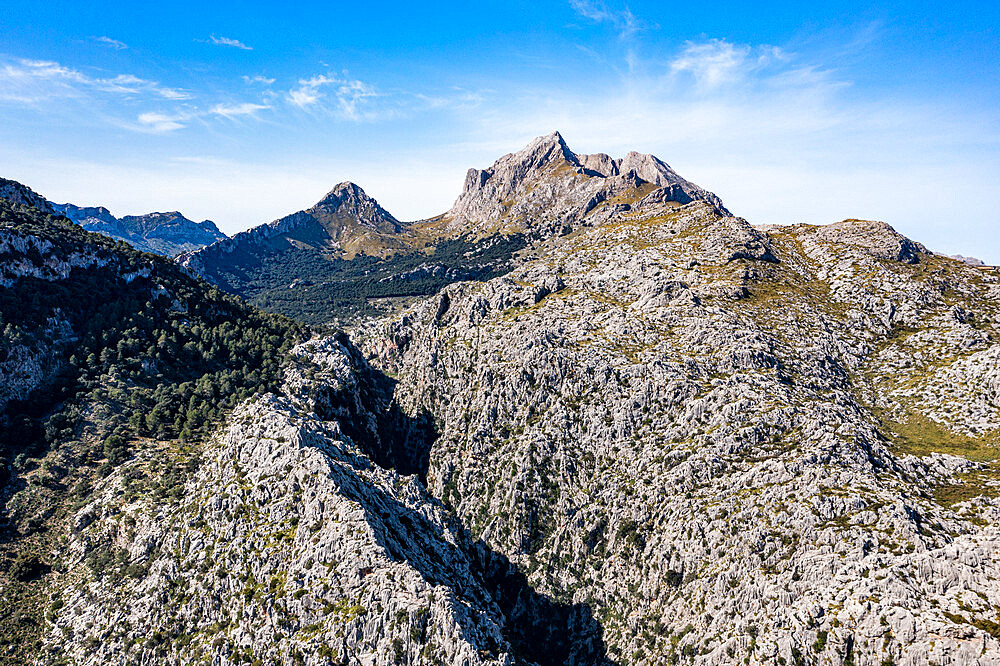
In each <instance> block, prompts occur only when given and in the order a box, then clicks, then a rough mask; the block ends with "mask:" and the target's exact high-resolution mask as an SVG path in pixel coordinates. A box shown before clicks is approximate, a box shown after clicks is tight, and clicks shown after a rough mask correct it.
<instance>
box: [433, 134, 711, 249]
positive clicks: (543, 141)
mask: <svg viewBox="0 0 1000 666" xmlns="http://www.w3.org/2000/svg"><path fill="white" fill-rule="evenodd" d="M657 189H663V190H664V191H663V192H659V194H658V195H657V196H655V197H653V199H651V200H650V201H649V203H652V204H654V205H656V206H657V207H661V208H662V206H663V205H664V204H665V203H671V202H672V203H673V204H685V203H690V202H691V201H694V200H701V201H706V202H708V203H710V204H711V205H712V206H714V207H715V208H716V209H718V210H719V211H720V212H721V213H723V214H726V215H728V214H729V212H728V211H727V210H726V209H725V207H724V206H723V205H722V201H721V200H720V199H719V198H718V197H717V196H716V195H714V194H712V193H711V192H708V191H707V190H704V189H702V188H700V187H698V186H697V185H695V184H694V183H691V182H689V181H687V180H685V179H684V178H682V177H681V176H679V175H678V174H677V173H676V172H675V171H674V170H673V169H672V168H671V167H670V166H669V165H668V164H667V163H666V162H664V161H662V160H660V159H659V158H657V157H655V156H653V155H648V154H644V153H638V152H635V151H633V152H630V153H628V154H627V155H626V156H625V157H623V158H620V159H615V158H612V157H610V156H609V155H606V154H604V153H595V154H593V155H583V154H577V153H574V152H573V151H572V150H571V149H570V148H569V146H568V145H567V144H566V141H565V139H564V138H563V136H562V134H560V133H559V132H552V133H551V134H546V135H544V136H540V137H537V138H535V139H534V140H533V141H531V142H530V143H529V144H528V145H527V146H525V147H524V148H523V149H521V150H519V151H517V152H514V153H509V154H507V155H504V156H503V157H501V158H500V159H498V160H497V161H496V162H495V163H494V164H493V166H491V167H489V168H487V169H470V170H469V172H468V174H467V175H466V178H465V186H464V188H463V190H462V193H461V194H460V195H459V197H458V199H457V200H456V201H455V204H454V206H452V208H451V210H449V211H448V212H447V213H446V214H445V216H444V220H445V224H446V225H447V226H448V228H449V229H451V230H453V231H454V232H457V233H467V232H472V233H479V234H481V233H485V232H489V231H490V230H495V229H496V228H497V227H500V228H504V229H507V230H527V229H526V228H525V227H526V220H531V227H532V230H533V231H536V232H539V231H540V232H542V233H545V229H548V228H551V229H555V230H558V229H563V228H565V226H566V224H570V225H572V224H573V223H574V222H579V221H580V220H582V219H583V218H584V217H586V216H587V215H588V214H590V213H591V212H592V211H594V210H595V208H597V207H599V206H600V205H601V204H602V203H605V202H609V201H614V202H615V205H624V206H628V207H632V206H633V205H634V204H636V203H638V202H639V200H640V199H642V198H643V197H645V196H646V195H650V194H651V193H652V192H653V191H655V190H657ZM624 199H627V200H628V201H625V200H624Z"/></svg>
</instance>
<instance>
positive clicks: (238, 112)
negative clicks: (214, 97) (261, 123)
mask: <svg viewBox="0 0 1000 666" xmlns="http://www.w3.org/2000/svg"><path fill="white" fill-rule="evenodd" d="M270 108H271V107H269V106H267V105H266V104H253V103H251V102H245V103H243V104H230V105H226V104H216V105H215V106H213V107H212V113H214V114H215V115H217V116H223V117H225V118H237V117H239V116H252V115H255V114H256V113H257V112H258V111H263V110H264V109H270Z"/></svg>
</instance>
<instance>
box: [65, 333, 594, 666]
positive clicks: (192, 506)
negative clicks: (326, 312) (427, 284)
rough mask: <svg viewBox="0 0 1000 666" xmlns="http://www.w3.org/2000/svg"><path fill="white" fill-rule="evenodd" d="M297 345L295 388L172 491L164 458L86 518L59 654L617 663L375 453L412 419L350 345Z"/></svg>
mask: <svg viewBox="0 0 1000 666" xmlns="http://www.w3.org/2000/svg"><path fill="white" fill-rule="evenodd" d="M296 353H297V354H298V356H299V358H300V363H299V364H297V365H296V366H294V367H292V368H291V369H290V370H289V371H288V373H287V379H286V387H285V392H284V393H283V394H282V395H264V396H259V397H257V398H255V399H253V400H250V401H248V402H247V403H245V404H244V405H242V406H241V407H240V408H239V409H238V410H237V412H236V413H235V414H234V415H233V416H232V418H230V419H229V422H228V424H227V426H226V428H225V430H224V431H223V432H221V433H220V434H219V435H218V437H217V438H216V439H215V440H214V441H213V442H212V443H211V444H210V445H209V446H208V448H207V449H206V450H205V451H204V452H203V454H202V459H203V460H202V462H201V463H200V464H198V466H197V469H196V471H195V472H194V473H193V475H192V476H191V477H190V478H189V479H188V480H187V482H186V483H185V484H184V485H183V487H177V488H175V489H174V491H173V492H172V493H171V499H170V500H168V501H166V502H163V501H161V502H159V503H156V502H154V501H152V498H151V497H150V496H148V495H146V494H145V493H143V492H142V490H141V484H139V485H138V486H137V484H136V483H135V480H136V479H141V478H143V477H144V476H146V475H147V474H150V472H151V470H154V469H155V467H156V466H157V465H164V464H166V465H177V464H178V461H177V460H174V459H172V458H171V456H170V455H167V456H166V457H162V456H160V457H157V456H156V455H155V454H148V453H147V454H146V455H145V456H140V457H139V458H138V459H137V460H134V461H132V462H131V463H129V464H128V465H126V466H125V467H123V468H121V469H120V470H119V471H118V472H116V474H114V475H113V476H111V477H109V478H108V479H107V480H106V481H105V482H104V483H103V484H102V485H101V486H100V487H99V488H98V489H97V490H96V492H95V495H94V498H93V500H92V501H91V502H89V503H88V504H87V505H86V506H84V507H83V508H82V509H80V510H79V512H78V513H77V514H76V515H75V516H74V518H73V519H72V520H71V521H70V526H69V533H68V534H67V537H68V546H67V555H66V566H68V567H69V568H71V569H73V570H76V571H79V572H81V574H84V576H85V578H84V579H85V580H87V583H86V585H82V586H80V587H78V588H76V589H69V590H66V592H65V593H64V596H63V597H62V600H63V603H64V604H65V605H64V606H62V608H61V609H60V610H59V612H58V614H57V616H56V618H55V620H54V624H53V627H52V630H51V632H50V635H49V637H48V641H47V654H49V655H52V656H65V657H69V658H70V659H72V660H73V661H74V662H76V663H80V664H104V663H109V662H114V661H117V660H119V659H120V658H121V657H122V655H125V654H128V655H129V657H128V659H129V660H130V662H132V663H141V664H147V663H149V664H151V663H163V662H164V661H166V662H169V663H202V662H204V661H208V662H210V663H235V662H238V661H240V660H243V659H247V658H249V659H251V660H253V659H259V660H263V661H264V662H272V663H286V664H292V663H299V664H309V665H320V664H328V663H331V662H332V663H356V664H371V665H376V664H377V665H389V664H398V663H426V664H431V663H449V664H467V665H469V666H472V665H476V664H507V665H511V666H513V664H516V663H531V656H532V655H533V654H535V653H538V654H542V653H543V652H545V651H555V654H560V650H563V653H562V654H563V655H564V656H567V657H568V658H567V659H566V660H565V663H587V664H593V663H600V661H601V658H600V655H599V652H598V646H599V641H598V642H597V643H595V642H594V641H597V640H598V639H596V638H593V639H592V637H591V636H590V635H589V634H587V633H586V632H585V631H583V630H581V631H580V632H578V634H577V635H575V636H576V638H577V639H575V640H573V641H572V644H567V643H565V641H564V642H563V643H560V637H559V636H558V635H554V634H550V633H546V630H547V628H549V627H550V626H551V625H552V624H553V623H558V622H559V621H560V614H562V615H564V616H566V618H569V619H564V620H563V624H564V625H568V623H569V621H570V619H572V620H573V621H574V622H583V621H584V620H586V618H585V617H581V618H579V619H578V618H576V615H575V614H574V613H573V612H572V611H569V612H567V611H565V610H562V609H561V608H560V607H558V606H557V605H556V604H553V603H551V602H550V601H548V600H546V599H544V598H543V597H540V596H539V595H537V594H535V593H534V592H533V591H532V590H531V589H530V588H529V587H527V586H526V585H525V584H524V582H523V577H520V576H518V575H517V574H516V572H515V571H514V570H513V569H512V567H511V565H510V564H509V562H507V560H506V559H505V558H502V557H499V556H497V555H496V554H493V553H491V552H490V551H489V550H488V549H487V548H485V547H484V546H483V545H482V544H476V543H473V542H472V541H471V539H470V538H469V536H468V534H467V533H466V532H465V531H464V530H463V529H462V527H461V525H460V524H459V523H457V522H456V521H455V520H454V518H453V517H451V515H450V514H449V513H448V512H447V511H446V510H445V508H444V507H443V506H442V505H441V504H440V503H439V502H437V501H436V500H434V499H433V498H431V497H430V496H429V495H428V494H427V492H426V490H425V488H424V486H423V485H422V484H421V483H420V482H419V480H418V478H417V477H416V476H403V475H401V474H399V473H397V472H395V471H392V470H391V469H388V468H387V466H386V467H383V466H380V465H376V464H373V460H372V457H375V458H382V457H384V454H385V450H384V449H385V447H388V446H390V445H393V446H395V444H392V443H391V442H389V441H383V440H381V439H380V437H382V434H380V433H386V432H390V431H391V432H396V431H393V430H392V428H390V429H389V430H386V428H387V427H388V426H391V425H394V427H396V428H400V429H401V430H402V431H404V432H405V430H406V428H407V426H406V424H405V423H403V424H401V423H398V422H393V421H392V414H391V412H390V413H388V414H387V412H386V410H387V408H388V407H389V404H388V402H382V399H383V397H384V396H383V397H380V393H379V387H378V386H377V384H378V383H379V381H381V380H379V379H378V378H377V377H373V376H372V375H371V373H372V372H373V371H372V370H371V368H370V367H368V366H367V364H366V363H365V361H364V359H363V358H362V357H361V356H360V354H359V353H358V352H357V351H356V350H355V349H353V347H352V346H351V345H350V343H349V342H347V340H346V338H344V337H335V338H328V339H324V340H318V341H314V342H310V343H307V344H305V345H302V346H301V347H299V348H298V349H297V350H296ZM390 396H391V391H390ZM387 418H388V419H389V420H388V421H387V420H386V419H387ZM396 434H398V432H397V433H396ZM393 441H395V442H401V441H406V439H405V437H403V438H402V439H399V438H394V440H393ZM109 555H110V556H111V558H112V561H113V562H114V563H113V564H112V565H111V566H100V565H97V564H95V563H96V562H107V561H108V557H109ZM538 618H540V619H541V621H540V622H538V626H539V628H536V620H538ZM591 624H592V626H594V627H596V624H594V623H593V622H592V621H591ZM583 626H584V629H585V628H586V625H585V624H584V625H583ZM180 636H183V637H185V638H184V640H183V641H179V640H178V637H180ZM93 637H100V640H99V641H97V642H95V641H94V640H92V638H93ZM529 638H532V639H538V640H539V641H540V642H544V646H543V645H541V644H537V645H533V644H531V643H530V642H528V640H527V639H529ZM526 659H527V661H526ZM544 663H552V662H551V661H545V662H544ZM560 663H562V661H560Z"/></svg>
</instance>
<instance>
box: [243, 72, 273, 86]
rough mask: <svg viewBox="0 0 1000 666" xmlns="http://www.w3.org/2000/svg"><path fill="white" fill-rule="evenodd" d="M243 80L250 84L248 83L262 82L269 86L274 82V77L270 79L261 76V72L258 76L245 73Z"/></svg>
mask: <svg viewBox="0 0 1000 666" xmlns="http://www.w3.org/2000/svg"><path fill="white" fill-rule="evenodd" d="M243 82H244V83H246V84H248V85H249V84H254V83H260V84H263V85H265V86H269V85H271V84H272V83H274V79H269V78H267V77H266V76H261V75H260V74H257V75H256V76H246V75H244V76H243Z"/></svg>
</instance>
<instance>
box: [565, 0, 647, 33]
mask: <svg viewBox="0 0 1000 666" xmlns="http://www.w3.org/2000/svg"><path fill="white" fill-rule="evenodd" d="M569 5H570V7H572V8H573V11H575V12H576V13H577V14H579V15H580V16H582V17H583V18H585V19H588V20H590V21H593V22H594V23H609V24H611V25H613V26H614V27H615V29H617V30H618V32H619V33H620V35H621V37H622V38H627V37H630V36H632V35H634V34H635V33H637V32H639V31H641V30H643V29H645V28H646V27H648V26H647V24H646V23H645V22H644V21H642V20H640V19H639V18H638V17H637V16H636V15H635V14H633V13H632V10H631V9H629V8H628V7H627V6H625V7H622V8H621V9H612V8H611V7H610V6H608V4H607V3H606V2H603V0H569Z"/></svg>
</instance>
